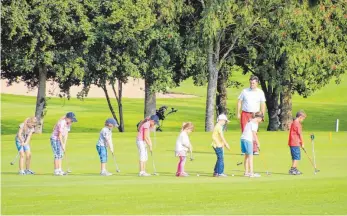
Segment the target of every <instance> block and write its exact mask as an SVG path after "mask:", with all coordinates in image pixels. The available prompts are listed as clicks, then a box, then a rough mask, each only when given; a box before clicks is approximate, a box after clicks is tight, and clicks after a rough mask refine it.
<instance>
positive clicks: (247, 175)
mask: <svg viewBox="0 0 347 216" xmlns="http://www.w3.org/2000/svg"><path fill="white" fill-rule="evenodd" d="M250 175H251V174H250V173H244V174H243V176H245V177H249V176H250Z"/></svg>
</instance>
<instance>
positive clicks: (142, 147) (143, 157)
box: [136, 140, 148, 162]
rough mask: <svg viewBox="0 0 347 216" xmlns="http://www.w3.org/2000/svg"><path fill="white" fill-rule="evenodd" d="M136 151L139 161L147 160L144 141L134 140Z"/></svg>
mask: <svg viewBox="0 0 347 216" xmlns="http://www.w3.org/2000/svg"><path fill="white" fill-rule="evenodd" d="M136 145H137V149H138V150H139V157H140V161H142V162H145V161H147V160H148V154H147V145H146V142H145V141H142V140H136Z"/></svg>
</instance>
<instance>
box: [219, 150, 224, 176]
mask: <svg viewBox="0 0 347 216" xmlns="http://www.w3.org/2000/svg"><path fill="white" fill-rule="evenodd" d="M219 166H220V170H219V172H220V174H223V173H224V150H223V148H221V150H220V162H219Z"/></svg>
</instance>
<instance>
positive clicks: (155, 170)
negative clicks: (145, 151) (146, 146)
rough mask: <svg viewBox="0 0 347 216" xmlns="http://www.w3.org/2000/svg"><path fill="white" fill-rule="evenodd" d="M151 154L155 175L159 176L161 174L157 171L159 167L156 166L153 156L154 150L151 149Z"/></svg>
mask: <svg viewBox="0 0 347 216" xmlns="http://www.w3.org/2000/svg"><path fill="white" fill-rule="evenodd" d="M151 156H152V165H153V170H154V173H153V175H155V176H158V175H159V174H158V173H157V169H156V168H155V163H154V157H153V152H152V151H151Z"/></svg>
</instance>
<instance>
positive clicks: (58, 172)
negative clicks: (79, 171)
mask: <svg viewBox="0 0 347 216" xmlns="http://www.w3.org/2000/svg"><path fill="white" fill-rule="evenodd" d="M54 175H55V176H63V175H64V173H63V172H61V171H55V172H54Z"/></svg>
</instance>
